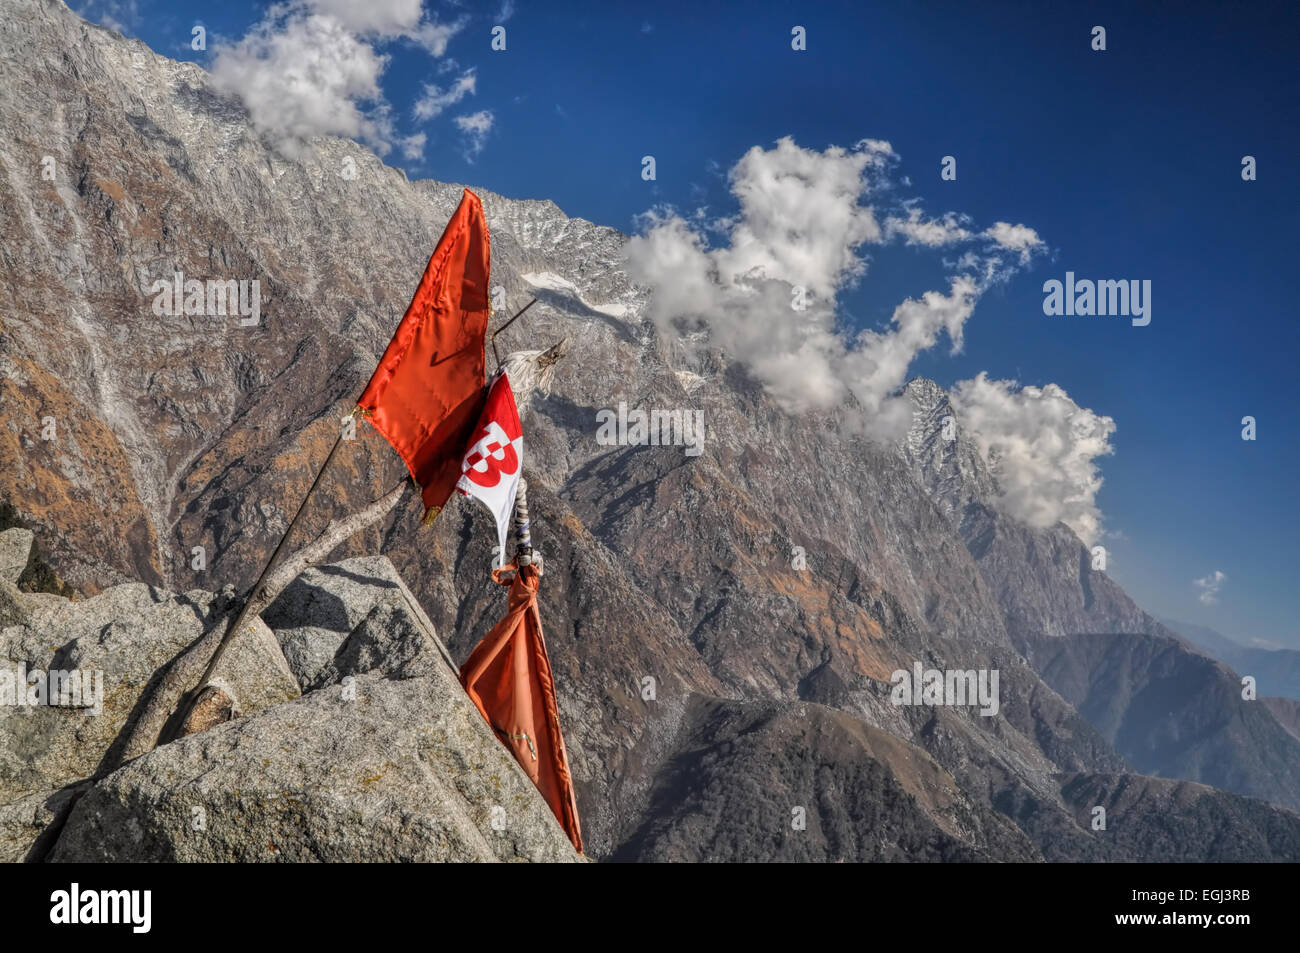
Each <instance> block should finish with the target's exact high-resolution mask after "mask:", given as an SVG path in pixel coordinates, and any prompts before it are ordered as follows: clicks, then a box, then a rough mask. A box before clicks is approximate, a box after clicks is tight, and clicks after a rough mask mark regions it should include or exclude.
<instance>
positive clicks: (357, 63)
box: [211, 0, 462, 158]
mask: <svg viewBox="0 0 1300 953" xmlns="http://www.w3.org/2000/svg"><path fill="white" fill-rule="evenodd" d="M423 17H424V14H423V9H422V6H421V3H420V0H369V2H367V3H365V4H353V3H350V2H345V0H291V2H289V3H281V4H276V5H273V6H272V7H270V8H269V9H268V11H267V14H266V16H265V18H264V19H263V20H261V21H260V22H259V23H257V24H256V25H255V26H254V27H253V28H252V29H251V30H249V32H248V33H247V34H246V35H245V36H244V37H243V38H242V39H240V40H239V41H238V42H236V43H229V42H218V43H216V44H215V45H214V48H213V51H212V66H211V72H212V79H213V84H214V85H215V86H216V87H217V88H218V89H220V90H222V91H224V92H227V93H232V94H234V95H237V96H238V97H239V98H240V99H241V100H242V101H243V103H244V105H245V107H246V108H247V109H248V112H249V116H250V118H251V119H252V122H253V125H254V127H255V128H256V129H257V130H258V131H259V132H260V133H262V134H263V135H264V136H266V137H267V139H268V140H270V141H271V142H272V143H273V144H274V145H276V147H277V148H279V149H281V150H282V151H283V152H285V153H286V154H288V155H291V156H296V155H299V154H301V152H302V150H303V147H304V145H305V144H306V142H307V141H308V140H310V139H312V138H313V137H316V136H328V135H334V136H346V137H348V138H350V139H357V140H359V141H362V142H365V143H367V144H368V145H370V146H371V147H373V148H374V149H375V151H376V152H378V153H379V154H380V155H387V154H388V153H389V152H390V151H391V150H392V149H393V147H394V145H397V146H398V147H399V148H401V149H402V152H403V154H404V155H406V156H407V157H408V158H416V157H418V151H417V150H416V149H415V143H416V142H417V141H418V137H416V136H406V137H402V136H400V135H399V134H398V133H397V131H396V129H395V127H394V123H393V120H392V110H391V108H390V107H389V105H388V103H387V102H386V101H385V100H384V96H383V92H382V90H381V88H380V84H379V80H380V77H381V76H382V75H383V73H384V70H385V68H386V67H387V65H388V57H387V56H385V55H384V54H382V53H381V52H380V51H379V49H378V47H377V44H379V43H383V42H387V41H391V40H394V39H398V38H403V37H404V38H407V39H410V40H413V41H414V42H416V43H419V44H421V45H422V46H424V47H425V48H426V49H428V50H430V52H432V53H433V54H434V55H441V54H442V53H443V52H444V51H445V49H446V45H447V41H448V40H450V38H451V37H452V36H454V35H455V33H456V32H457V31H458V30H459V29H460V28H461V26H462V21H458V22H457V23H452V24H442V23H438V22H436V21H432V20H426V19H423ZM421 148H422V143H421Z"/></svg>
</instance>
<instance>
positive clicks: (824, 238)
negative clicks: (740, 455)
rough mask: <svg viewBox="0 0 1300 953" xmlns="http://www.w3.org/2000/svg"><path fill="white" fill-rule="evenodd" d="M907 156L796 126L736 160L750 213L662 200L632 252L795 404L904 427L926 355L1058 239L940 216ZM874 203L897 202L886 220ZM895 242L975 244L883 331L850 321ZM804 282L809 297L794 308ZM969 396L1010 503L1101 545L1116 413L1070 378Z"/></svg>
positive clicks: (685, 322) (882, 435)
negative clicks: (898, 182) (876, 262)
mask: <svg viewBox="0 0 1300 953" xmlns="http://www.w3.org/2000/svg"><path fill="white" fill-rule="evenodd" d="M895 158H896V157H895V155H894V152H893V150H892V148H891V147H890V145H889V143H887V142H883V141H881V140H863V141H862V142H860V143H859V144H858V145H857V146H855V147H854V148H853V149H850V150H845V149H840V148H830V149H827V150H825V151H824V152H817V151H814V150H809V149H803V148H800V147H799V146H797V145H796V144H795V143H794V142H793V140H791V139H789V138H786V139H782V140H780V141H779V142H778V143H777V144H776V145H775V146H774V147H773V148H771V149H762V148H759V147H755V148H753V149H751V150H749V151H748V152H747V153H746V154H745V155H744V157H743V158H741V160H740V161H739V162H737V163H736V165H735V166H734V167H733V168H732V169H731V172H730V175H729V177H728V180H729V182H730V185H731V190H732V193H733V194H734V195H735V196H736V198H737V200H738V202H739V211H738V212H737V214H736V215H735V216H733V217H731V218H713V219H711V220H710V219H707V218H701V217H699V216H696V217H693V218H691V219H690V220H688V219H686V218H683V217H682V216H681V215H679V214H677V213H675V212H673V211H671V210H668V211H663V210H660V211H655V212H651V213H648V214H647V215H645V216H644V217H643V221H642V232H641V234H639V235H637V236H635V237H633V238H631V239H629V241H628V243H627V245H626V247H625V252H624V253H625V255H626V257H627V261H628V270H629V272H630V274H631V275H632V277H633V279H634V280H635V281H637V282H639V283H641V284H644V285H647V286H648V287H649V288H650V289H651V290H652V291H653V295H652V297H651V300H650V304H649V309H648V315H649V317H650V318H651V319H652V320H653V321H654V322H655V324H656V325H657V326H658V327H659V328H660V330H661V331H662V332H664V333H666V334H676V335H678V336H679V340H680V341H684V340H686V339H687V336H688V335H689V336H690V338H691V339H692V340H698V335H694V334H692V333H691V332H695V331H699V330H706V331H707V335H706V340H707V345H708V346H711V347H714V348H717V349H718V350H720V351H721V352H722V353H723V354H724V355H725V356H726V357H727V359H729V360H733V361H737V362H739V363H741V364H743V365H744V366H745V367H746V368H747V369H748V370H749V372H750V373H751V374H752V375H753V376H754V377H755V378H756V379H757V380H758V381H760V382H761V383H762V384H763V386H764V388H765V389H766V390H767V392H768V393H769V395H770V396H771V397H772V398H773V399H774V400H775V401H776V402H777V403H778V404H779V405H780V406H781V407H783V408H784V409H786V410H788V411H791V412H800V411H831V410H834V411H837V412H841V413H848V414H849V415H850V417H849V422H850V423H851V424H853V425H855V426H856V427H858V428H860V429H861V430H862V431H863V432H864V433H865V434H867V435H868V436H869V437H872V438H875V439H879V440H886V441H890V440H894V439H897V438H898V437H900V436H901V435H902V434H903V433H905V432H906V430H907V428H908V426H909V425H910V423H911V419H912V407H911V404H910V402H909V401H908V400H906V399H905V398H904V397H902V396H901V395H900V393H899V390H900V388H901V387H902V385H903V384H904V383H905V382H906V380H907V379H908V377H909V373H908V372H909V368H910V366H911V364H912V363H913V361H914V360H915V359H916V357H917V356H918V355H919V354H921V353H923V352H925V351H928V350H929V349H931V348H933V347H934V346H935V345H936V344H938V343H939V340H940V338H941V337H943V336H944V335H945V334H946V335H947V338H948V340H949V342H950V343H951V346H952V350H953V351H954V352H955V351H958V350H960V349H961V346H962V338H963V333H964V330H965V325H966V322H967V320H969V319H970V317H971V315H972V314H973V313H974V310H975V306H976V304H977V303H978V301H979V298H980V296H981V295H982V294H983V293H984V292H985V291H986V290H988V289H989V288H990V287H991V286H992V285H994V284H995V283H997V282H1000V281H1004V280H1006V279H1007V278H1008V277H1010V276H1011V275H1012V274H1014V273H1015V272H1016V271H1018V270H1019V269H1020V268H1021V267H1023V266H1024V265H1025V264H1027V263H1028V262H1029V261H1030V259H1031V257H1032V256H1033V255H1034V254H1036V253H1038V252H1039V251H1041V250H1042V249H1043V248H1044V247H1045V246H1044V245H1043V242H1042V240H1041V239H1040V238H1039V236H1038V233H1037V232H1035V231H1034V230H1033V229H1032V228H1029V227H1028V226H1025V225H1011V224H1008V223H1006V222H997V223H995V224H994V225H993V226H992V227H990V228H988V229H986V230H984V231H977V230H973V229H972V228H971V227H970V219H969V217H967V216H965V215H962V214H960V213H957V212H946V213H944V214H942V215H938V216H935V217H925V216H924V215H923V214H922V213H921V211H920V210H919V209H918V208H917V207H916V203H915V201H914V200H909V201H902V202H899V201H898V200H897V198H896V197H894V195H893V188H894V187H893V185H892V184H891V183H890V182H889V181H888V178H887V175H888V171H889V169H890V168H891V165H892V161H893V160H894V159H895ZM871 202H875V203H876V204H878V205H886V206H887V207H888V209H889V211H888V213H887V214H885V215H884V216H883V220H884V225H883V227H882V226H881V225H880V224H879V221H878V215H877V211H876V208H875V207H873V205H872V204H870V203H871ZM710 236H717V238H718V242H717V245H716V247H713V246H711V245H710V243H709V237H710ZM894 240H900V241H903V242H906V243H907V244H909V245H914V246H917V247H920V248H946V247H949V246H953V245H960V244H971V245H974V246H975V247H973V248H967V249H965V250H964V252H963V253H962V254H961V255H960V256H958V257H957V258H956V260H955V261H945V262H944V264H945V265H946V266H947V267H948V268H949V269H950V272H951V275H950V277H949V279H948V287H947V289H946V290H934V291H927V292H925V293H924V294H921V295H919V296H917V297H915V298H909V299H908V300H906V301H904V302H902V303H901V304H899V305H898V306H897V307H896V308H895V309H894V312H893V315H892V318H891V320H890V323H889V325H888V326H887V327H886V328H884V329H882V330H873V329H867V330H864V331H861V332H860V333H858V334H856V335H846V334H845V333H844V332H843V331H842V330H841V329H840V327H839V325H838V322H837V314H836V296H837V294H838V293H839V292H840V291H841V290H843V289H845V288H848V287H851V286H853V285H854V284H856V283H857V282H859V281H860V280H862V278H863V277H864V275H865V274H866V270H867V260H866V258H865V257H864V251H865V250H866V249H867V248H869V247H870V246H872V245H875V244H879V243H883V242H888V241H894ZM799 289H805V290H806V292H807V295H806V301H807V307H805V308H804V309H803V310H799V309H798V308H796V307H795V306H794V302H795V301H796V300H797V298H798V292H799ZM953 403H954V406H955V407H956V408H957V411H958V415H959V418H960V420H961V421H962V427H963V429H964V430H965V431H966V432H967V433H969V434H971V435H973V437H974V439H975V441H976V445H977V447H978V449H979V450H980V452H981V453H982V454H983V455H984V456H985V458H986V459H988V460H989V461H990V463H991V465H992V466H993V468H994V470H995V472H996V473H997V475H998V479H999V483H1000V486H1001V488H1002V491H1003V494H1004V496H1003V498H1002V499H1001V500H1000V501H999V505H1000V506H1001V507H1002V508H1003V509H1004V510H1005V511H1007V512H1008V513H1010V514H1011V515H1012V516H1014V517H1016V518H1017V519H1021V520H1023V521H1025V522H1027V523H1029V524H1030V525H1033V526H1038V527H1048V526H1052V525H1054V524H1056V523H1057V522H1064V523H1066V524H1067V525H1068V526H1070V527H1071V528H1072V529H1073V530H1074V531H1075V532H1076V533H1078V535H1079V536H1080V537H1081V538H1082V539H1084V540H1085V541H1087V542H1089V543H1090V544H1091V543H1092V542H1093V541H1095V540H1096V539H1098V538H1099V537H1100V535H1101V534H1102V532H1103V528H1102V520H1101V514H1100V512H1099V510H1098V508H1097V504H1096V497H1097V492H1098V490H1100V488H1101V485H1102V479H1101V476H1100V473H1099V471H1098V467H1097V460H1098V458H1100V457H1102V456H1105V455H1107V454H1110V453H1112V452H1113V448H1112V447H1111V444H1110V436H1111V434H1113V433H1114V432H1115V422H1114V421H1113V420H1112V419H1111V418H1109V417H1103V416H1100V415H1098V414H1095V413H1093V412H1092V411H1091V410H1088V409H1086V408H1083V407H1080V406H1079V405H1078V404H1076V403H1075V402H1074V401H1073V400H1072V399H1071V398H1070V396H1069V395H1068V394H1067V393H1066V392H1065V391H1064V390H1063V389H1062V388H1060V387H1059V386H1057V385H1055V384H1049V385H1047V386H1045V387H1041V388H1039V387H1020V386H1019V385H1018V384H1016V383H1015V382H1012V381H991V380H989V379H988V378H987V377H986V375H984V374H981V375H979V376H978V377H976V378H975V379H974V380H970V381H965V382H962V383H961V384H958V385H957V387H956V388H955V390H954V393H953Z"/></svg>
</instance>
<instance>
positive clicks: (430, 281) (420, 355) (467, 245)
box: [357, 189, 491, 516]
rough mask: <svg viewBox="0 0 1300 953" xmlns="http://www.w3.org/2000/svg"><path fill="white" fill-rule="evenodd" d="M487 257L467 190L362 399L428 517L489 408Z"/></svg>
mask: <svg viewBox="0 0 1300 953" xmlns="http://www.w3.org/2000/svg"><path fill="white" fill-rule="evenodd" d="M490 260H491V242H490V237H489V235H488V227H487V221H486V219H485V218H484V217H483V205H482V203H481V202H480V201H479V198H478V196H477V195H475V194H474V193H473V192H471V191H470V190H469V189H466V190H465V194H464V197H462V198H461V201H460V206H459V207H458V208H457V209H456V214H454V215H453V216H452V217H451V221H450V222H448V223H447V228H446V230H445V231H444V232H443V233H442V238H441V239H440V240H439V241H438V247H437V248H435V249H434V252H433V256H432V257H431V258H430V259H429V264H428V267H426V268H425V270H424V277H423V278H421V279H420V285H419V287H418V288H416V289H415V297H414V298H413V299H412V300H411V306H410V307H409V308H407V309H406V314H405V316H403V318H402V321H401V323H400V324H399V325H398V326H397V332H396V333H395V334H394V335H393V339H392V341H390V342H389V344H388V349H387V350H386V351H384V356H383V358H382V359H381V360H380V362H379V366H378V367H377V368H375V373H374V375H373V376H372V377H371V378H370V383H369V384H367V385H366V389H365V392H364V393H362V395H361V399H360V400H358V401H357V405H358V406H359V407H360V408H361V410H362V411H363V412H364V413H365V415H366V417H367V418H368V419H369V420H370V422H371V423H372V424H373V425H374V427H375V429H376V430H378V431H379V432H380V433H381V434H382V435H383V436H384V438H385V439H386V440H387V441H388V442H389V443H391V444H392V445H393V449H394V450H396V451H397V452H398V453H399V454H401V457H402V459H403V460H405V461H406V466H407V468H408V469H409V470H410V471H411V476H412V477H414V478H415V481H416V482H417V483H419V484H420V486H421V487H422V488H423V490H424V494H423V495H424V506H425V509H426V511H428V513H429V514H430V515H431V516H433V515H437V511H438V510H439V509H441V508H442V505H443V504H444V503H446V502H447V497H449V496H451V491H452V489H453V487H455V485H456V480H457V479H458V478H459V477H460V466H461V455H462V454H463V453H464V450H465V445H466V444H467V443H468V442H469V438H470V434H471V432H472V430H473V427H474V423H475V421H476V420H477V419H478V415H479V411H480V410H481V409H482V407H483V401H484V393H483V391H484V385H485V379H484V378H485V370H486V360H485V358H484V353H483V341H484V337H485V336H486V334H487V326H488V317H489V315H490V313H491V307H490V304H489V301H488V275H489V267H490Z"/></svg>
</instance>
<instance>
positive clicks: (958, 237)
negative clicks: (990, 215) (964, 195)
mask: <svg viewBox="0 0 1300 953" xmlns="http://www.w3.org/2000/svg"><path fill="white" fill-rule="evenodd" d="M900 235H901V236H902V237H904V238H906V239H907V244H909V245H924V246H925V247H927V248H939V247H941V246H943V245H952V244H955V243H957V242H963V241H966V240H967V239H969V238H970V237H971V233H970V232H968V231H967V230H966V229H965V228H963V227H962V221H961V216H959V215H957V214H956V213H955V212H949V213H948V214H947V215H944V216H943V217H942V218H931V219H925V218H922V217H921V210H920V209H919V208H912V209H909V210H908V214H907V218H898V217H896V216H895V217H891V218H888V219H886V220H885V236H886V237H887V238H896V237H898V236H900Z"/></svg>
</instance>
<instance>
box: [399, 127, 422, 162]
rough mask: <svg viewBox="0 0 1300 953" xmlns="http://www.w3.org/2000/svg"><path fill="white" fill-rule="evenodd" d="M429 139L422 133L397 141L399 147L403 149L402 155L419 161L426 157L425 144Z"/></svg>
mask: <svg viewBox="0 0 1300 953" xmlns="http://www.w3.org/2000/svg"><path fill="white" fill-rule="evenodd" d="M426 138H427V137H426V136H425V134H424V133H422V132H417V133H416V134H415V135H413V136H406V137H405V138H403V139H399V140H397V144H398V146H400V147H401V150H402V155H404V156H405V157H406V158H408V159H418V158H420V157H421V156H422V155H424V143H425V139H426Z"/></svg>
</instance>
